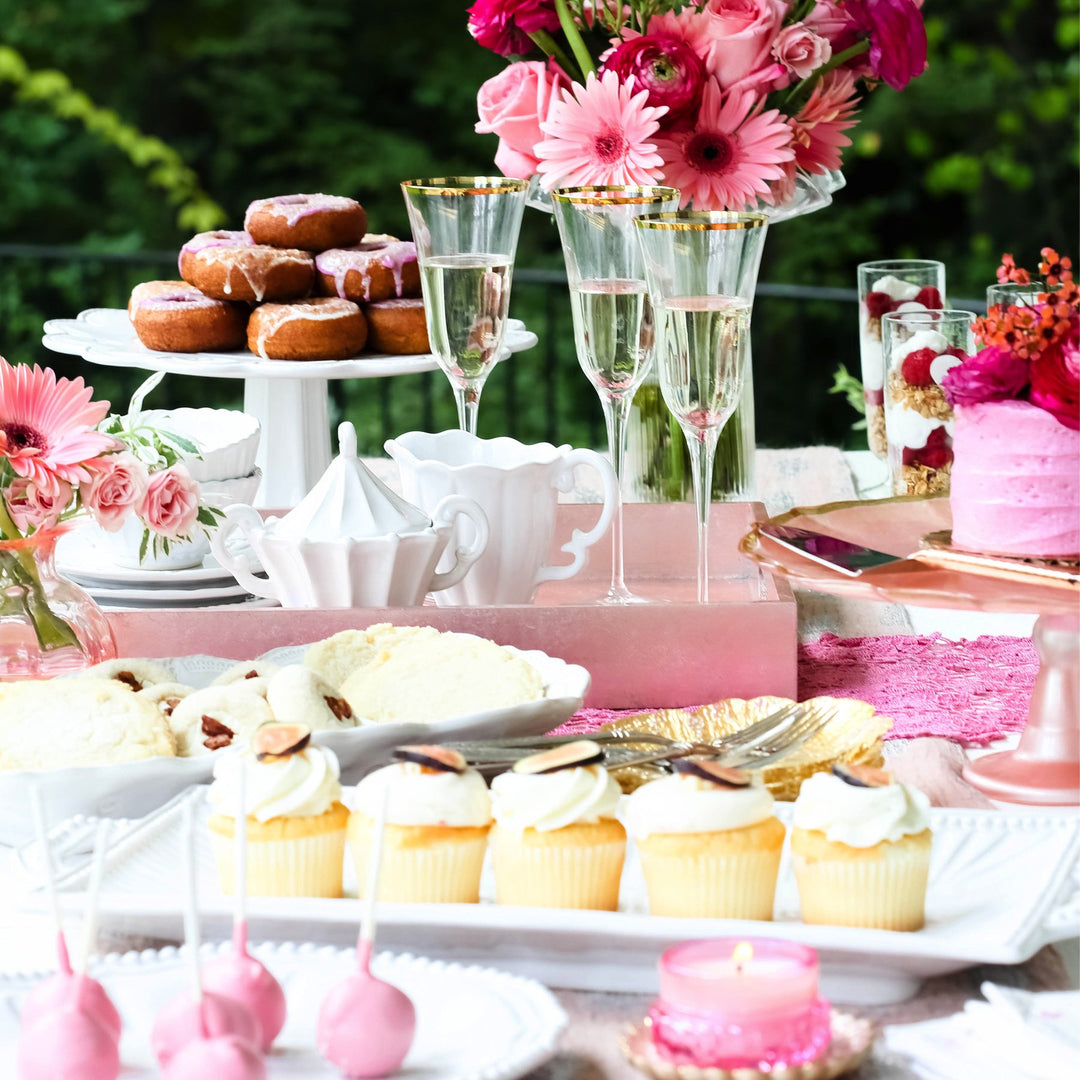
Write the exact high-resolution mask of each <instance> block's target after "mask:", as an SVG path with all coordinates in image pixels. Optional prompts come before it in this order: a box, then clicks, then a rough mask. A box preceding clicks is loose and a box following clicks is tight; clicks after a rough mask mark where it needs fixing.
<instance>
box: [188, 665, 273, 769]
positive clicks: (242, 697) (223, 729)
mask: <svg viewBox="0 0 1080 1080" xmlns="http://www.w3.org/2000/svg"><path fill="white" fill-rule="evenodd" d="M251 681H252V680H243V681H241V682H235V683H229V684H228V685H226V686H205V687H203V688H202V689H201V690H196V691H195V692H194V693H191V694H188V696H187V697H186V698H184V699H183V701H181V702H180V704H179V705H177V706H176V708H175V709H173V711H172V715H171V716H170V717H169V726H170V727H171V728H172V730H173V734H174V735H175V736H176V752H177V753H178V754H179V755H180V756H181V757H195V756H196V755H198V754H209V753H211V752H212V751H214V750H220V749H221V748H222V747H223V746H231V745H232V744H233V742H234V740H235V741H236V742H247V741H248V739H250V738H251V734H252V732H253V731H254V730H255V729H256V728H257V727H258V726H259V725H260V724H265V723H266V722H267V721H269V720H273V719H274V714H273V713H272V712H271V711H270V706H269V705H267V703H266V698H264V697H262V695H261V694H258V693H256V692H255V691H254V690H253V689H251V687H250V686H249V685H248V684H249V683H250V682H251Z"/></svg>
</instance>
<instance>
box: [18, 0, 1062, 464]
mask: <svg viewBox="0 0 1080 1080" xmlns="http://www.w3.org/2000/svg"><path fill="white" fill-rule="evenodd" d="M467 6H468V3H467V0H427V2H425V3H396V4H395V3H385V4H384V3H379V4H375V3H371V2H364V0H320V3H319V4H318V5H313V4H311V3H310V2H307V0H187V2H185V3H172V2H166V0H0V251H5V250H6V252H7V253H6V254H0V352H3V353H4V354H5V355H7V356H8V357H9V359H12V360H36V361H39V362H41V363H48V364H51V365H52V366H53V367H54V368H56V369H57V370H58V371H59V372H60V373H62V374H69V375H71V374H75V373H81V374H85V375H86V377H87V378H88V380H89V381H91V382H93V383H94V385H95V386H96V388H97V390H98V392H99V393H100V394H101V395H102V396H107V397H111V398H112V399H113V400H114V402H115V403H116V404H122V403H123V401H124V400H125V398H126V396H127V395H128V394H129V393H130V392H131V390H132V389H133V388H134V386H135V385H136V384H137V382H138V381H139V380H140V378H141V375H140V374H139V373H128V372H125V371H121V370H116V369H102V368H90V367H88V366H86V365H82V364H81V362H77V361H75V360H73V359H72V358H67V357H62V356H59V355H57V354H54V353H51V352H49V351H48V350H46V349H44V348H43V347H42V346H41V344H40V337H41V326H42V322H43V320H44V319H46V318H56V317H71V316H73V315H74V314H75V313H76V312H77V311H79V310H81V309H83V308H87V307H97V306H122V305H123V304H124V302H125V300H126V296H127V292H128V290H129V289H130V286H131V285H132V284H133V283H134V282H135V281H138V280H143V279H145V278H148V277H152V276H153V277H157V276H173V271H172V269H171V266H172V262H171V260H172V252H174V251H175V250H176V249H177V248H178V247H179V245H180V244H181V243H182V242H183V241H184V239H186V238H187V237H188V236H190V235H191V233H192V232H194V231H197V230H198V229H201V228H208V227H213V226H215V225H220V224H224V225H225V226H226V227H239V226H240V223H241V222H242V219H243V213H244V209H245V207H246V206H247V204H248V202H249V201H250V200H251V199H254V198H257V197H263V196H267V195H273V194H284V193H287V192H294V191H329V192H336V193H343V194H351V195H354V196H356V197H358V198H359V199H361V201H362V202H363V203H364V204H365V206H366V207H367V209H368V212H369V217H370V220H371V226H370V227H371V228H372V230H373V231H379V232H392V233H397V234H399V235H408V226H407V223H406V219H405V213H404V206H403V204H402V201H401V196H400V193H399V191H398V187H397V183H398V181H399V180H401V179H403V178H405V177H408V176H419V175H425V174H426V175H439V174H442V175H446V174H448V173H455V172H464V173H472V172H474V171H475V172H478V173H484V172H489V171H491V170H492V169H493V165H492V164H491V159H492V155H493V153H494V148H495V140H494V138H493V137H492V136H480V135H476V134H475V133H474V132H473V123H474V122H475V118H476V117H475V97H476V90H477V88H478V87H479V85H480V83H481V82H482V81H483V80H484V79H486V78H487V77H489V76H490V75H492V74H494V73H495V72H496V71H498V70H499V68H500V67H501V66H502V61H501V60H500V59H499V58H498V57H496V56H493V55H492V54H490V53H488V52H486V51H485V50H483V49H481V48H479V47H478V46H477V45H476V44H475V43H474V42H473V41H472V40H471V38H470V37H469V35H468V32H467V30H466V15H465V11H466V8H467ZM1078 7H1080V0H1043V2H1041V3H1039V2H1036V0H997V2H996V3H995V4H993V5H990V4H986V3H985V0H926V4H925V6H924V14H925V16H926V20H927V27H928V32H929V36H930V68H929V70H928V72H927V73H926V74H925V75H924V76H922V77H921V78H919V79H918V80H916V81H915V82H913V83H912V84H911V85H910V86H909V87H908V89H907V90H905V91H904V92H903V93H902V94H897V93H894V92H893V91H891V90H889V89H888V88H881V89H879V90H878V91H876V92H875V93H874V94H873V95H872V96H871V98H870V99H869V102H868V104H867V107H866V108H865V110H864V111H863V113H862V119H861V123H860V125H859V126H858V127H857V128H856V129H854V136H855V145H854V146H852V147H851V148H850V149H849V150H848V153H847V157H846V160H845V170H844V171H845V175H846V177H847V181H848V183H847V188H846V190H844V191H842V192H840V193H839V194H838V196H837V197H836V200H835V202H834V204H833V206H832V207H830V208H828V209H827V210H824V211H821V212H819V213H817V214H814V215H811V216H808V217H806V218H804V219H800V220H796V221H792V222H787V223H784V224H781V225H778V226H776V227H775V228H774V229H773V230H772V232H771V235H770V237H769V240H768V243H767V251H766V257H765V263H764V265H763V267H762V274H761V279H762V280H763V281H769V282H783V283H792V284H803V285H833V286H841V287H848V288H850V287H853V285H854V277H855V265H856V263H858V262H860V261H862V260H864V259H867V258H880V257H890V256H891V257H902V256H920V257H924V258H939V259H942V260H944V261H945V263H946V265H947V268H948V278H949V282H948V283H949V292H950V294H951V296H952V297H953V298H954V301H955V299H956V298H965V297H967V298H978V297H981V296H982V295H983V293H984V290H985V286H986V285H987V284H988V283H989V282H990V281H991V280H992V278H993V274H994V268H995V266H996V265H997V261H998V257H999V255H1000V253H1001V252H1002V251H1011V252H1013V253H1014V254H1015V255H1016V257H1017V261H1018V262H1020V263H1022V264H1028V265H1031V264H1034V262H1035V261H1037V252H1038V249H1039V248H1040V247H1041V246H1042V245H1044V244H1050V245H1052V246H1055V247H1057V248H1058V249H1059V250H1061V251H1063V252H1069V253H1072V254H1074V255H1076V254H1078V252H1077V250H1076V248H1077V245H1076V239H1077V234H1078V217H1077V165H1078V143H1077V131H1078V121H1077V115H1078V113H1077V87H1078V66H1080V65H1078V54H1077V46H1078V41H1080V30H1078V27H1080V15H1078ZM20 244H22V245H63V246H68V247H71V248H73V249H76V250H75V251H73V252H72V253H71V257H63V258H52V259H44V258H42V257H41V256H40V254H39V253H34V252H31V253H18V249H12V248H11V247H10V246H11V245H20ZM4 245H8V247H7V248H6V249H5V248H4ZM79 254H84V255H85V256H86V257H85V258H77V257H75V256H76V255H79ZM90 256H93V257H90ZM99 256H108V257H109V258H104V257H99ZM518 266H519V267H520V268H537V269H540V268H552V269H559V268H561V257H560V255H559V252H558V243H557V237H556V235H555V231H554V228H553V225H552V223H551V220H550V218H549V217H546V216H544V215H542V214H539V213H536V212H533V211H530V212H528V213H527V215H526V221H525V224H524V226H523V230H522V237H521V245H520V249H519V255H518ZM512 314H515V315H517V316H518V317H521V318H524V319H525V320H526V321H527V323H528V324H529V325H530V326H532V327H534V328H536V329H538V330H541V332H542V334H543V339H542V341H541V344H540V346H538V347H537V348H535V349H533V350H531V351H530V352H528V353H522V354H519V356H517V357H516V358H515V359H514V361H513V363H512V364H507V365H503V366H502V367H501V368H500V369H498V371H497V372H496V373H495V374H494V375H493V376H492V378H491V379H490V380H489V384H488V388H487V389H486V391H485V396H484V406H485V407H484V408H483V409H482V410H481V432H482V434H487V435H494V434H498V433H501V432H504V431H509V432H512V433H514V434H517V435H519V437H523V438H530V439H532V438H541V437H546V438H551V437H557V438H560V439H563V440H568V441H572V442H577V443H592V444H600V443H602V442H603V435H602V426H601V418H600V411H599V406H598V403H597V402H596V399H595V395H594V393H593V391H592V390H591V389H590V388H589V387H588V385H587V384H586V383H585V382H584V379H583V378H582V376H581V375H580V373H579V372H578V371H577V369H576V364H575V361H574V353H573V344H572V338H571V335H570V316H569V306H568V303H567V301H566V297H565V293H564V292H562V290H561V289H555V290H550V289H545V288H541V287H539V286H536V285H530V284H529V283H527V282H526V281H524V280H523V279H522V277H521V275H519V278H518V279H517V280H516V281H515V292H514V300H513V303H512ZM754 363H755V379H756V392H757V407H758V437H759V442H761V443H763V444H765V445H774V446H781V445H796V444H803V443H811V442H831V443H838V444H850V445H859V443H860V440H861V436H860V435H858V434H852V432H851V430H850V424H851V421H852V419H853V414H852V412H851V411H850V409H849V408H848V406H847V404H846V403H845V401H844V400H843V398H842V397H841V396H837V395H830V394H829V393H828V388H829V386H830V384H831V381H832V378H831V376H832V372H833V370H834V369H835V367H836V365H837V364H838V363H845V364H846V365H847V366H848V368H849V369H850V370H852V371H857V370H858V351H857V336H856V332H855V310H854V306H853V305H850V304H844V303H836V302H826V301H814V302H793V301H790V300H782V299H774V298H761V299H759V301H758V303H757V305H756V307H755V314H754ZM440 380H442V376H441V375H433V376H409V377H402V378H399V379H394V380H378V381H371V380H356V381H350V382H348V383H346V384H344V385H339V386H336V387H335V404H336V408H337V409H338V410H339V411H343V412H345V413H347V414H348V415H349V417H350V418H352V419H354V420H356V421H357V423H358V427H359V428H360V429H361V433H362V438H363V439H364V441H365V445H366V446H367V448H368V449H375V448H376V447H378V445H379V444H380V442H381V439H382V437H383V436H384V435H386V434H391V433H393V432H394V431H399V430H403V429H405V428H408V427H413V426H417V425H418V424H424V426H431V425H439V426H448V425H452V424H453V423H454V414H453V410H452V406H451V400H450V394H449V390H448V388H447V387H446V386H445V383H444V382H442V381H440ZM240 399H241V386H240V384H239V383H238V382H236V381H233V380H203V379H181V378H177V377H170V378H169V379H167V380H166V383H165V385H164V386H163V388H162V389H161V390H159V391H157V392H155V398H154V404H157V405H166V404H174V405H178V404H199V403H208V404H209V403H214V404H217V403H221V404H239V402H240Z"/></svg>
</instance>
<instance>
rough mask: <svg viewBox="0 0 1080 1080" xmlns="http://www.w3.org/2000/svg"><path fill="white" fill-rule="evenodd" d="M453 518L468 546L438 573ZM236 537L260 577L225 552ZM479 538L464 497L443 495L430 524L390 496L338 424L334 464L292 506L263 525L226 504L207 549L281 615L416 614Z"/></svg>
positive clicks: (348, 430) (481, 530) (479, 548)
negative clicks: (403, 610)
mask: <svg viewBox="0 0 1080 1080" xmlns="http://www.w3.org/2000/svg"><path fill="white" fill-rule="evenodd" d="M459 517H465V518H467V519H468V520H469V521H470V522H471V523H472V525H473V528H474V529H475V538H474V539H473V541H472V543H470V544H469V545H468V546H467V547H461V548H458V549H457V550H456V552H455V553H454V554H455V558H454V563H453V565H452V566H451V567H450V568H449V569H448V570H446V571H445V572H443V573H436V572H435V566H436V564H437V563H438V561H439V558H440V557H441V556H442V554H443V551H444V550H445V548H446V546H447V544H448V543H449V542H450V539H451V537H452V535H453V533H454V525H455V523H456V521H457V519H458V518H459ZM237 529H239V530H240V531H241V532H242V533H243V534H244V536H245V537H246V538H247V540H248V542H249V543H250V544H251V547H252V549H253V550H254V551H255V554H256V555H257V556H258V559H259V562H260V563H261V564H262V566H263V569H264V570H265V571H266V573H267V575H268V576H267V578H266V579H263V578H258V577H255V575H254V574H252V573H251V571H250V570H249V569H248V567H247V563H246V561H245V560H244V559H243V558H242V557H237V556H236V555H234V554H232V553H230V551H229V550H228V542H229V537H230V536H231V535H232V533H233V532H234V531H235V530H237ZM487 539H488V522H487V517H486V516H485V515H484V512H483V510H481V509H480V507H479V506H478V505H477V504H476V503H475V502H474V501H473V500H472V499H468V498H465V497H462V496H457V495H452V496H449V497H448V498H445V499H443V500H442V502H440V503H439V504H438V506H436V507H435V510H434V512H433V514H432V517H430V518H429V517H428V516H427V514H425V513H424V512H423V511H422V510H419V509H418V508H417V507H415V506H413V505H412V504H411V503H409V502H406V501H405V500H404V499H403V498H401V496H400V495H397V494H395V493H394V492H393V491H391V490H390V488H388V487H387V486H386V485H385V484H384V483H383V482H382V481H381V480H380V479H379V478H378V477H377V476H375V474H374V473H372V472H371V470H370V469H368V468H367V466H366V465H364V463H363V462H362V461H361V460H360V459H359V458H358V457H357V454H356V429H355V428H354V427H353V426H352V424H350V423H348V422H347V421H346V422H345V423H343V424H341V425H340V426H339V427H338V456H337V457H336V458H335V459H334V460H333V461H332V462H331V463H330V466H329V468H328V469H327V470H326V472H325V473H323V475H322V477H321V478H320V479H319V482H318V483H317V484H316V485H315V486H314V487H313V488H312V489H311V491H309V492H308V494H307V495H305V496H304V498H303V500H302V501H301V502H300V503H299V505H298V506H296V507H295V508H294V509H293V510H290V511H289V513H288V514H286V515H285V516H284V517H282V518H277V517H270V518H267V519H266V520H265V521H264V520H263V518H262V516H261V515H260V514H259V512H258V511H257V510H256V509H255V508H254V507H252V506H246V505H234V506H229V507H227V508H226V510H225V517H224V520H223V521H222V523H221V525H220V526H219V528H218V529H217V530H216V531H215V532H214V534H213V537H212V547H213V551H214V555H215V556H216V558H217V560H218V561H219V562H220V563H221V565H222V566H224V567H225V568H226V569H227V570H228V571H229V572H230V573H231V574H232V575H233V577H235V578H236V580H237V581H238V582H239V583H240V584H241V585H242V586H243V587H244V588H245V589H247V590H248V591H249V592H252V593H254V594H255V595H256V596H265V597H268V598H270V599H273V600H277V601H278V602H279V603H280V604H281V605H282V607H292V608H314V607H325V608H348V607H415V606H416V605H418V604H422V603H423V602H424V597H425V595H426V594H427V593H429V592H435V591H438V590H440V589H446V588H448V587H449V586H451V585H454V584H456V583H457V582H458V581H460V580H461V579H462V578H463V577H464V576H465V574H466V572H467V571H468V570H469V568H470V567H471V566H472V564H473V563H474V562H476V560H477V559H478V558H479V557H480V555H481V554H482V553H483V550H484V548H485V547H486V546H487Z"/></svg>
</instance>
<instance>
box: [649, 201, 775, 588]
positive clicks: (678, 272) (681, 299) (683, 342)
mask: <svg viewBox="0 0 1080 1080" xmlns="http://www.w3.org/2000/svg"><path fill="white" fill-rule="evenodd" d="M768 220H769V219H768V218H767V217H766V216H765V215H764V214H756V213H753V214H751V213H732V212H728V211H722V210H689V211H679V212H677V213H668V214H650V215H646V216H644V217H639V218H638V219H637V222H636V224H637V229H638V239H639V241H640V242H641V248H642V253H643V255H644V258H645V279H646V281H647V282H648V284H649V293H650V295H651V297H652V303H653V309H654V310H655V312H656V326H657V339H658V340H657V347H656V365H657V374H658V376H659V379H660V391H661V393H662V394H663V396H664V402H665V403H666V404H667V407H668V408H669V409H670V410H671V413H672V415H673V416H674V417H675V419H676V420H677V421H678V423H679V427H680V428H682V432H683V435H684V436H685V437H686V442H687V445H688V446H689V448H690V464H691V470H692V473H693V479H694V502H695V505H696V509H697V518H698V570H697V579H698V601H699V602H700V603H706V602H707V601H708V599H709V501H710V490H711V487H712V469H713V458H714V456H715V454H716V443H717V440H718V439H719V437H720V432H721V431H722V430H723V427H724V425H725V424H726V423H727V421H728V420H729V419H730V418H731V414H732V413H733V412H734V411H735V408H736V406H737V405H738V403H739V394H740V393H741V392H742V386H743V382H744V380H745V377H746V367H747V356H748V353H749V348H750V312H751V309H752V307H753V301H754V288H755V284H756V282H757V271H758V264H759V263H760V262H761V252H762V248H763V247H764V244H765V232H766V229H767V226H768Z"/></svg>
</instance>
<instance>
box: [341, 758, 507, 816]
mask: <svg viewBox="0 0 1080 1080" xmlns="http://www.w3.org/2000/svg"><path fill="white" fill-rule="evenodd" d="M384 793H385V798H386V820H387V822H388V823H389V824H390V825H449V826H451V827H453V828H458V829H464V828H477V827H480V826H483V825H490V824H491V796H490V795H489V794H488V789H487V785H486V784H485V783H484V778H483V777H482V776H481V775H480V774H479V773H478V772H477V771H476V770H475V769H466V770H465V771H464V772H463V773H456V772H440V771H436V770H434V769H422V768H421V767H420V766H419V765H417V764H416V763H414V762H411V761H400V762H396V763H395V764H393V765H387V766H386V767H385V768H383V769H376V770H375V772H373V773H369V774H368V775H367V776H365V777H364V778H363V780H361V781H360V783H359V784H357V785H356V799H355V802H354V809H355V810H357V811H358V812H359V813H361V814H363V815H365V816H366V817H369V818H372V819H374V818H377V817H378V815H379V809H380V806H381V805H382V801H383V798H384Z"/></svg>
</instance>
